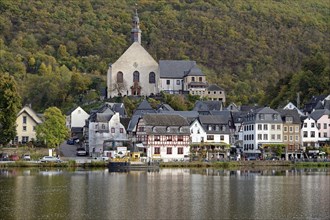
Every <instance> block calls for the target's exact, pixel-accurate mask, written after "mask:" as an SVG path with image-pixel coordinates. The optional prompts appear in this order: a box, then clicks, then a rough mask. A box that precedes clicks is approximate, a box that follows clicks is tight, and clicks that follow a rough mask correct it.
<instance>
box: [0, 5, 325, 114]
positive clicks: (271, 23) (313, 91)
mask: <svg viewBox="0 0 330 220" xmlns="http://www.w3.org/2000/svg"><path fill="white" fill-rule="evenodd" d="M135 3H137V6H136V5H135ZM135 8H137V9H138V13H139V17H140V22H141V29H142V45H143V46H144V47H145V49H146V50H147V51H148V52H149V53H150V54H151V55H152V56H153V57H154V59H155V60H160V59H189V60H195V61H196V62H197V64H198V65H199V66H200V67H201V68H202V70H203V71H204V73H205V74H206V75H207V80H208V81H209V82H210V83H217V84H218V85H219V86H221V87H223V88H224V89H225V91H226V93H227V101H228V102H227V103H229V102H235V103H236V104H238V105H240V104H259V105H265V104H267V105H270V106H271V107H278V106H281V105H283V104H286V102H287V101H292V102H293V103H295V100H296V96H297V93H299V94H300V98H301V103H302V104H303V103H305V102H306V101H307V100H309V99H310V97H311V96H312V95H320V94H330V86H329V85H330V79H329V76H330V67H329V63H330V58H329V52H330V50H329V49H330V41H329V39H330V36H329V35H330V34H329V27H330V14H329V11H330V4H329V1H328V0H304V1H301V0H262V1H260V0H139V1H135V0H134V1H133V0H81V1H75V0H58V1H52V0H34V1H28V2H27V1H24V0H16V1H12V0H1V1H0V74H3V73H6V72H8V73H9V74H10V75H13V76H14V77H15V80H16V81H17V84H18V85H19V92H20V95H21V97H22V103H23V104H27V103H31V104H32V106H33V108H34V109H35V110H37V111H42V110H44V109H46V108H48V107H49V106H57V107H59V108H61V109H62V110H67V109H70V108H71V107H73V106H74V105H77V104H80V103H89V102H92V101H93V100H95V99H97V98H98V97H99V95H100V94H99V92H100V89H101V88H104V87H105V86H106V85H105V78H106V72H107V68H108V63H113V62H115V61H116V60H117V59H118V58H119V56H120V55H121V54H122V53H123V52H124V51H125V50H126V49H127V48H128V47H129V46H130V44H131V40H130V31H131V20H132V16H133V13H134V10H135Z"/></svg>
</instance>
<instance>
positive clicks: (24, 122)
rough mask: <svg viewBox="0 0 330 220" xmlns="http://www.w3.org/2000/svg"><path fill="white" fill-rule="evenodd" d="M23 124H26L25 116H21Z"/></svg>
mask: <svg viewBox="0 0 330 220" xmlns="http://www.w3.org/2000/svg"><path fill="white" fill-rule="evenodd" d="M23 124H26V116H23Z"/></svg>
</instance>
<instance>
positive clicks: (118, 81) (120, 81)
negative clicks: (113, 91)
mask: <svg viewBox="0 0 330 220" xmlns="http://www.w3.org/2000/svg"><path fill="white" fill-rule="evenodd" d="M123 82H124V77H123V73H122V72H118V73H117V83H123Z"/></svg>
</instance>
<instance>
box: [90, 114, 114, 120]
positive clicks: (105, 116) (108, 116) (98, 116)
mask: <svg viewBox="0 0 330 220" xmlns="http://www.w3.org/2000/svg"><path fill="white" fill-rule="evenodd" d="M112 116H113V114H109V113H96V118H95V121H94V122H109V121H110V119H111V118H112Z"/></svg>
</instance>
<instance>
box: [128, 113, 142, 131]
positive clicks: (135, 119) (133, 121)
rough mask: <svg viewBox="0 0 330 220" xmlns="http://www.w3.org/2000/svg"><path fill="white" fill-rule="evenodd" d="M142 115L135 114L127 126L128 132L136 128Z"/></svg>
mask: <svg viewBox="0 0 330 220" xmlns="http://www.w3.org/2000/svg"><path fill="white" fill-rule="evenodd" d="M140 117H141V116H140V115H133V116H132V118H131V120H130V121H129V123H128V126H127V132H132V131H134V128H135V127H136V125H137V123H138V122H139V119H140Z"/></svg>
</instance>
